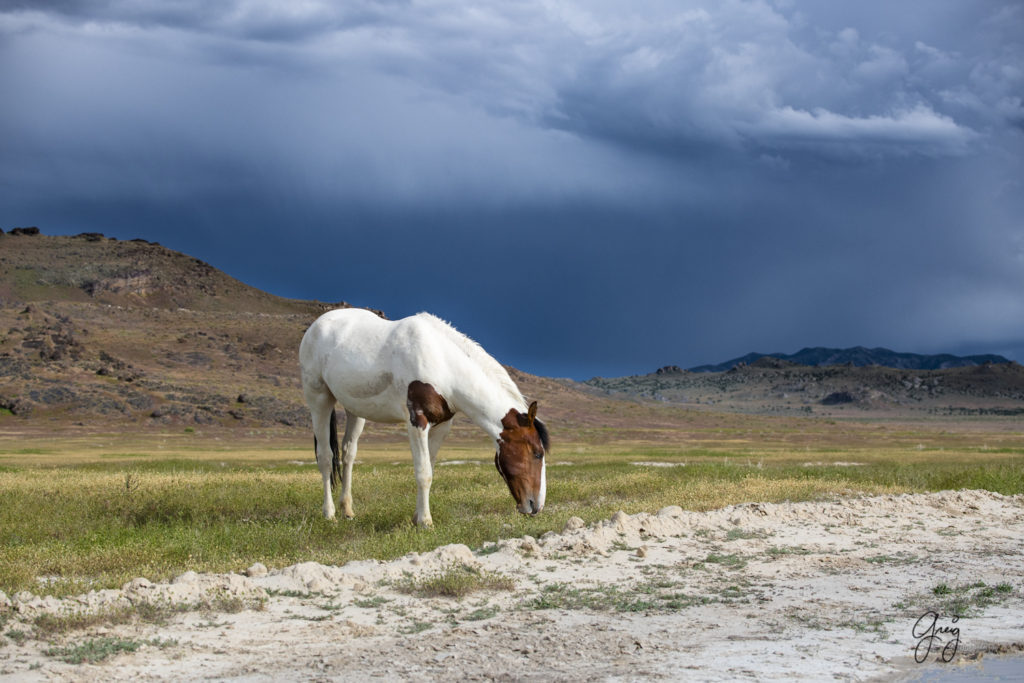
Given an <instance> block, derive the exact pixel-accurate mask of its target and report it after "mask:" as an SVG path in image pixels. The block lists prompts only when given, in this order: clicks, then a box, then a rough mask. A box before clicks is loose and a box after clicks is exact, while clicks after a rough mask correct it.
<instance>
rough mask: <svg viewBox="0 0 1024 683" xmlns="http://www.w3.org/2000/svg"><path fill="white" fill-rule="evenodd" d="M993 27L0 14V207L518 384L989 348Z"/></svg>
mask: <svg viewBox="0 0 1024 683" xmlns="http://www.w3.org/2000/svg"><path fill="white" fill-rule="evenodd" d="M837 5H840V6H837ZM1022 35H1024V8H1022V7H1021V6H1020V5H1019V4H1018V3H1009V2H1006V3H1003V2H990V1H982V2H973V1H967V0H962V1H955V0H927V1H925V0H921V1H919V2H907V3H898V4H893V3H857V4H856V5H853V4H850V3H841V4H837V3H831V2H824V1H818V0H801V1H789V0H786V1H783V0H778V1H776V2H772V3H770V2H763V1H750V2H747V1H743V2H741V1H739V0H732V1H725V2H697V1H693V2H685V3H680V2H657V1H654V0H651V1H648V2H642V3H631V4H625V5H624V4H623V3H612V2H587V3H578V4H574V3H544V2H540V1H539V0H538V1H537V2H522V3H466V2H429V3H410V2H352V3H342V4H335V3H327V2H313V1H310V2H296V3H282V2H269V1H266V2H253V1H239V2H196V3H188V2H184V3H183V2H141V3H140V2H127V1H123V2H117V1H111V2H106V3H88V4H83V3H62V2H53V3H45V2H44V3H39V2H33V3H17V2H15V3H12V2H6V3H0V91H2V92H4V93H5V96H6V97H5V100H6V102H7V103H8V104H7V105H6V106H5V107H3V108H2V109H0V212H2V213H0V215H3V216H4V220H5V222H7V223H9V224H10V225H18V224H35V223H38V224H40V225H43V226H44V230H50V231H62V232H77V231H80V230H99V231H101V232H102V231H105V232H108V233H109V234H119V235H120V236H122V237H136V236H142V237H147V238H149V239H157V240H159V241H162V242H164V243H166V244H168V245H169V246H172V247H175V248H179V249H183V250H186V251H189V252H190V253H193V254H195V255H197V256H200V257H202V258H206V259H207V260H210V261H211V262H213V263H214V264H215V265H218V266H221V267H224V268H225V269H227V270H228V271H229V272H231V273H232V274H234V275H236V276H238V277H241V278H242V279H244V280H246V281H249V282H251V283H253V284H256V285H258V286H263V287H265V288H268V289H272V290H273V291H275V292H277V293H281V294H286V295H291V296H306V297H316V298H320V299H348V300H353V301H355V302H357V303H361V304H364V305H372V306H377V307H381V308H385V309H387V310H388V311H389V312H391V313H392V314H394V315H399V314H405V313H410V312H414V311H415V310H419V309H430V310H434V311H437V312H439V313H440V314H442V315H446V316H448V317H450V318H452V319H453V320H454V321H455V322H456V323H457V324H458V325H459V326H460V327H461V328H463V329H465V331H467V332H469V333H470V334H472V335H473V336H475V337H477V338H478V339H479V340H480V341H481V342H482V343H484V344H485V346H486V347H487V348H492V347H493V348H494V349H495V352H496V353H498V354H499V356H500V357H502V358H503V359H504V360H507V361H509V362H513V363H517V364H519V365H522V366H524V367H525V368H526V369H532V370H535V371H542V372H546V373H548V374H573V375H575V376H585V375H589V374H606V375H608V374H616V373H622V372H627V371H629V372H631V371H646V370H650V369H652V368H654V367H657V366H658V365H661V364H665V363H678V364H682V365H689V364H697V363H700V362H709V361H717V360H721V359H722V358H725V357H731V356H736V355H740V354H742V353H746V352H747V351H750V350H759V351H794V350H796V349H797V348H799V347H800V346H805V345H817V344H829V345H852V344H865V345H888V346H895V347H899V348H901V349H905V350H913V351H945V350H948V349H951V348H956V349H957V350H962V351H969V350H977V351H997V352H998V351H1002V352H1007V353H1016V354H1019V353H1021V351H1022V349H1021V342H1020V340H1022V339H1024V298H1022V297H1021V296H1020V292H1021V291H1024V227H1022V223H1021V219H1020V216H1021V215H1024V202H1022V200H1021V197H1022V196H1024V187H1022V186H1021V178H1022V177H1024V169H1022V163H1024V162H1022V159H1024V134H1022V123H1024V106H1022V100H1021V94H1022V93H1024V46H1022V43H1021V38H1020V36H1022ZM424 282H429V283H430V285H429V286H428V287H420V283H424ZM1018 358H1019V359H1020V358H1024V356H1018Z"/></svg>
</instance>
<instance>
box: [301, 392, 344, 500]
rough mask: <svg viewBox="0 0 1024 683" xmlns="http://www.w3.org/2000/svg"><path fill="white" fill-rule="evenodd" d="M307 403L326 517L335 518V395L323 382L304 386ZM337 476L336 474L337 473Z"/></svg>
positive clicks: (336, 444)
mask: <svg viewBox="0 0 1024 683" xmlns="http://www.w3.org/2000/svg"><path fill="white" fill-rule="evenodd" d="M303 389H304V392H303V393H304V394H305V398H306V405H307V406H309V414H310V417H311V418H312V419H313V441H314V443H315V444H316V464H317V468H318V469H319V470H320V476H321V478H322V479H323V482H324V506H323V513H324V518H325V519H334V500H333V496H332V495H331V485H332V481H331V480H332V475H334V472H335V468H336V466H337V465H336V462H337V459H338V452H337V449H338V431H337V429H338V428H337V425H336V422H335V420H336V416H335V413H334V404H335V400H334V395H333V394H332V393H331V392H330V391H329V390H328V389H327V387H326V386H323V384H321V385H320V386H318V387H310V386H305V387H303ZM335 477H336V475H335Z"/></svg>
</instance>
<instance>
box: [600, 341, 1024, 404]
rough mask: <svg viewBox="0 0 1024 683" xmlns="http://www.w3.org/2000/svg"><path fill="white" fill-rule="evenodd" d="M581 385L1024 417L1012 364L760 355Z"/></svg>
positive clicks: (657, 396) (670, 399)
mask: <svg viewBox="0 0 1024 683" xmlns="http://www.w3.org/2000/svg"><path fill="white" fill-rule="evenodd" d="M585 384H586V385H587V386H590V387H592V388H593V389H595V390H598V391H600V392H602V393H603V394H604V395H608V396H622V397H635V398H645V399H653V400H656V401H661V402H666V403H676V404H692V405H705V406H715V407H718V408H722V409H727V410H738V411H742V412H754V413H789V414H818V415H821V414H828V415H838V414H851V413H852V414H857V415H865V414H867V413H886V414H899V413H907V412H915V413H920V412H925V413H930V414H936V415H1024V366H1021V365H1019V364H1018V363H1012V362H1004V363H983V364H981V365H970V366H964V367H957V368H949V369H945V370H904V369H899V368H888V367H881V366H878V365H871V366H866V367H857V366H854V365H851V364H847V365H834V366H821V367H818V366H807V365H798V364H796V363H793V362H790V361H787V360H781V359H778V358H773V357H771V356H765V357H762V358H758V359H757V360H755V361H753V362H752V363H749V364H747V363H739V364H737V365H734V366H732V368H731V369H729V370H727V371H725V372H689V371H685V370H679V369H678V368H675V369H668V370H666V369H664V368H663V369H662V370H661V371H659V372H654V373H651V374H648V375H637V376H632V377H618V378H611V379H609V378H603V377H595V378H594V379H591V380H588V381H587V382H586V383H585Z"/></svg>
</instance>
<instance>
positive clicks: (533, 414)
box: [526, 401, 537, 425]
mask: <svg viewBox="0 0 1024 683" xmlns="http://www.w3.org/2000/svg"><path fill="white" fill-rule="evenodd" d="M526 417H527V419H528V420H529V421H530V424H531V425H532V424H533V421H534V420H536V419H537V402H536V401H534V402H533V403H531V404H530V408H529V410H528V411H527V413H526Z"/></svg>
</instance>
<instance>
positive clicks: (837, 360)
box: [659, 346, 1010, 374]
mask: <svg viewBox="0 0 1024 683" xmlns="http://www.w3.org/2000/svg"><path fill="white" fill-rule="evenodd" d="M762 358H768V359H773V360H777V361H782V362H784V363H794V364H796V365H808V366H812V367H820V366H826V365H853V366H855V367H865V366H869V365H879V366H882V367H887V368H899V369H902V370H945V369H947V368H962V367H971V366H975V365H984V364H985V363H1009V362H1010V361H1009V359H1007V358H1004V357H1003V356H998V355H994V354H983V355H976V356H954V355H952V354H948V353H943V354H938V355H931V356H928V355H921V354H917V353H899V352H897V351H890V350H889V349H883V348H875V349H867V348H864V347H863V346H855V347H853V348H849V349H828V348H824V347H820V346H817V347H814V348H805V349H800V350H799V351H797V352H796V353H748V354H747V355H745V356H740V357H739V358H733V359H732V360H727V361H725V362H724V363H719V364H718V365H698V366H697V367H693V368H690V369H689V370H690V372H725V371H727V370H731V369H732V368H734V367H736V366H737V365H740V364H744V365H751V364H754V363H757V362H758V361H760V360H761V359H762ZM763 362H764V361H762V363H763ZM672 371H681V370H679V368H676V367H675V366H668V367H666V368H662V369H661V370H659V372H660V373H661V374H665V373H666V372H672Z"/></svg>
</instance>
